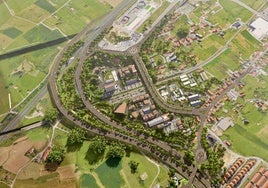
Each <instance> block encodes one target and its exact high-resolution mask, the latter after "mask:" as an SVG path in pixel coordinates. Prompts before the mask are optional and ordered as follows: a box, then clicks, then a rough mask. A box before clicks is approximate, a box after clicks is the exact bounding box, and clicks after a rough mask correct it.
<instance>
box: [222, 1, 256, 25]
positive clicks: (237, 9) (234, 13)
mask: <svg viewBox="0 0 268 188" xmlns="http://www.w3.org/2000/svg"><path fill="white" fill-rule="evenodd" d="M219 2H220V4H221V5H222V6H223V9H224V10H225V11H226V12H227V13H228V15H229V16H230V21H232V22H234V21H235V20H236V19H237V18H241V20H242V22H247V21H248V20H249V19H250V18H251V16H252V15H253V14H252V13H251V12H250V11H249V10H247V9H245V8H244V7H242V6H240V5H238V4H236V3H234V2H232V1H231V0H219Z"/></svg>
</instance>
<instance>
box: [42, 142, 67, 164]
mask: <svg viewBox="0 0 268 188" xmlns="http://www.w3.org/2000/svg"><path fill="white" fill-rule="evenodd" d="M63 158H64V149H63V147H61V146H53V148H52V150H51V152H50V153H49V154H48V156H47V159H46V162H48V163H57V164H60V163H61V162H62V160H63Z"/></svg>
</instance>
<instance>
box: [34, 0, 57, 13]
mask: <svg viewBox="0 0 268 188" xmlns="http://www.w3.org/2000/svg"><path fill="white" fill-rule="evenodd" d="M35 4H36V5H37V6H39V7H41V8H42V9H45V10H46V11H48V12H50V13H53V12H54V11H55V10H57V9H56V8H55V7H54V6H53V5H51V4H50V3H49V2H48V1H47V0H38V1H36V2H35Z"/></svg>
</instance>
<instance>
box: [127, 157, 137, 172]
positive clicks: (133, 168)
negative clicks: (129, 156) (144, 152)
mask: <svg viewBox="0 0 268 188" xmlns="http://www.w3.org/2000/svg"><path fill="white" fill-rule="evenodd" d="M128 165H129V167H130V170H131V173H132V174H135V173H136V172H137V170H138V166H139V163H138V162H136V161H133V160H131V161H129V163H128Z"/></svg>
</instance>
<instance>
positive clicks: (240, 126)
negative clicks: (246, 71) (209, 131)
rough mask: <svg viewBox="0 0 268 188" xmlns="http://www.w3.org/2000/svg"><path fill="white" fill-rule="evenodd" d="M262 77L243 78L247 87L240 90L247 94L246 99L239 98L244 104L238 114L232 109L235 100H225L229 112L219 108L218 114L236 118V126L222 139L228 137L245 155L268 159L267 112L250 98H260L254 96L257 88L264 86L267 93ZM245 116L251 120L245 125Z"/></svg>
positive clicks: (226, 132) (235, 148)
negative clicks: (256, 105) (261, 109)
mask: <svg viewBox="0 0 268 188" xmlns="http://www.w3.org/2000/svg"><path fill="white" fill-rule="evenodd" d="M261 79H263V78H262V77H261V78H253V77H251V76H247V77H245V78H244V79H243V80H242V82H243V83H244V84H245V87H244V88H243V89H241V90H239V92H245V93H246V96H245V99H242V98H238V100H237V102H236V103H240V104H242V105H243V107H242V108H241V109H239V113H238V114H236V113H234V112H233V110H232V109H233V108H234V106H235V105H234V103H233V102H225V105H224V107H223V108H224V109H226V110H228V113H227V114H226V113H223V112H222V110H219V112H218V113H217V114H218V116H229V117H232V119H233V120H234V123H235V126H234V127H232V128H229V129H228V130H227V131H225V132H224V134H223V137H222V139H227V140H229V141H230V142H231V143H232V146H231V147H232V150H234V151H236V152H238V153H240V154H242V155H245V156H258V157H261V158H263V159H264V160H266V161H268V144H267V143H268V137H267V134H268V116H267V112H266V113H265V112H261V111H260V110H258V109H257V107H255V106H254V103H253V102H250V100H249V99H253V98H258V97H256V96H254V93H255V90H256V89H257V88H262V89H263V91H264V92H265V93H268V92H267V87H266V86H265V85H263V84H262V82H261V81H260V80H261ZM266 79H267V78H266ZM267 81H268V80H266V82H265V83H267ZM244 118H246V119H247V120H248V121H249V124H246V125H244V123H243V119H244ZM245 146H246V147H245Z"/></svg>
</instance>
